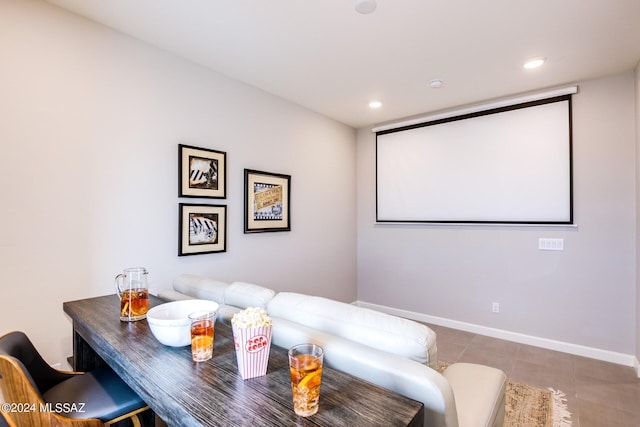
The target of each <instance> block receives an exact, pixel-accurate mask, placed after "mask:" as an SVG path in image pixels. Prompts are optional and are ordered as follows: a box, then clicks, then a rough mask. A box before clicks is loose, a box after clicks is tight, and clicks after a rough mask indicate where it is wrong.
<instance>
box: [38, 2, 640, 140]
mask: <svg viewBox="0 0 640 427" xmlns="http://www.w3.org/2000/svg"><path fill="white" fill-rule="evenodd" d="M47 1H48V2H49V3H53V4H56V5H58V6H60V7H62V8H64V9H67V10H69V11H72V12H74V13H77V14H79V15H82V16H84V17H86V18H89V19H91V20H94V21H97V22H100V23H102V24H104V25H106V26H108V27H111V28H114V29H116V30H118V31H121V32H123V33H126V34H129V35H131V36H133V37H135V38H138V39H140V40H144V41H146V42H148V43H150V44H152V45H155V46H158V47H160V48H162V49H165V50H167V51H169V52H172V53H174V54H176V55H178V56H181V57H183V58H187V59H189V60H192V61H194V62H196V63H198V64H201V65H203V66H205V67H208V68H210V69H212V70H215V71H217V72H219V73H221V74H224V75H227V76H230V77H233V78H234V79H237V80H240V81H242V82H245V83H247V84H249V85H252V86H255V87H257V88H260V89H262V90H264V91H266V92H269V93H271V94H274V95H277V96H279V97H282V98H285V99H287V100H289V101H292V102H294V103H296V104H299V105H302V106H304V107H306V108H308V109H310V110H313V111H316V112H318V113H321V114H323V115H325V116H328V117H331V118H333V119H335V120H338V121H340V122H343V123H345V124H347V125H350V126H353V127H356V128H359V127H365V126H370V125H374V124H380V123H384V122H389V121H393V120H398V119H403V118H407V117H412V116H416V115H424V114H427V113H431V112H435V111H439V110H444V109H450V108H453V107H458V106H463V105H469V104H474V103H478V102H482V101H487V100H493V99H496V98H502V97H508V96H512V95H518V94H523V93H528V92H532V91H537V90H540V89H547V88H553V87H556V86H561V85H565V84H569V83H577V82H579V81H582V80H586V79H590V78H594V77H601V76H604V75H609V74H614V73H619V72H623V71H628V70H631V69H633V68H634V67H635V66H636V64H637V63H638V61H639V60H640V0H378V2H377V3H378V5H377V8H376V10H375V11H374V12H373V13H370V14H360V13H358V12H356V11H355V8H354V5H355V0H271V1H269V0H47ZM537 56H542V57H546V58H547V62H546V63H545V65H544V66H542V67H541V68H538V69H534V70H525V69H524V68H523V67H522V65H523V62H524V61H525V60H526V59H528V58H530V57H537ZM432 79H441V80H443V85H442V87H441V88H439V89H432V88H431V87H430V85H429V82H430V81H431V80H432ZM372 100H379V101H381V102H382V103H383V105H382V107H381V108H379V109H376V110H373V109H370V108H369V107H368V103H369V102H370V101H372Z"/></svg>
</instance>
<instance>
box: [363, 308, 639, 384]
mask: <svg viewBox="0 0 640 427" xmlns="http://www.w3.org/2000/svg"><path fill="white" fill-rule="evenodd" d="M354 304H355V305H358V306H360V307H366V308H371V309H373V310H377V311H382V312H384V313H388V314H393V315H395V316H400V317H405V318H407V319H412V320H416V321H418V322H424V323H430V324H432V325H438V326H444V327H447V328H452V329H458V330H462V331H466V332H472V333H475V334H480V335H486V336H490V337H493V338H500V339H503V340H507V341H513V342H517V343H520V344H528V345H533V346H536V347H542V348H546V349H549V350H555V351H561V352H564V353H570V354H575V355H577V356H583V357H589V358H591V359H597V360H603V361H605V362H611V363H616V364H618V365H625V366H631V367H633V368H634V369H635V370H636V374H637V375H638V377H640V363H639V362H638V358H637V357H636V356H635V355H631V354H624V353H617V352H614V351H609V350H603V349H599V348H594V347H586V346H583V345H579V344H572V343H568V342H563V341H556V340H551V339H547V338H542V337H536V336H532V335H525V334H520V333H518V332H510V331H505V330H502V329H495V328H489V327H486V326H481V325H476V324H473V323H466V322H460V321H457V320H451V319H446V318H444V317H437V316H430V315H428V314H422V313H416V312H413V311H408V310H401V309H398V308H393V307H387V306H384V305H378V304H372V303H368V302H364V301H355V302H354Z"/></svg>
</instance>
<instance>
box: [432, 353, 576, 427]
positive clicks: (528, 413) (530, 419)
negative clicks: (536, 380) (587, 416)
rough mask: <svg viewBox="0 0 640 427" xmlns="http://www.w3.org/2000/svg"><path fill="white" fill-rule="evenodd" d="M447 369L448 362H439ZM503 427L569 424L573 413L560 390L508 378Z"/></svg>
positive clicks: (440, 367)
mask: <svg viewBox="0 0 640 427" xmlns="http://www.w3.org/2000/svg"><path fill="white" fill-rule="evenodd" d="M438 365H439V366H438V370H439V371H440V372H442V371H444V370H445V369H446V367H447V364H445V363H439V364H438ZM505 400H506V404H505V417H504V427H570V426H572V425H573V423H572V421H571V413H570V412H569V411H568V409H567V398H566V395H565V394H564V393H563V392H561V391H560V390H554V389H552V388H549V389H546V390H545V389H541V388H537V387H532V386H530V385H526V384H522V383H517V382H515V381H511V380H507V390H506V395H505Z"/></svg>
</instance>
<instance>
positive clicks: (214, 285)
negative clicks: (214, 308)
mask: <svg viewBox="0 0 640 427" xmlns="http://www.w3.org/2000/svg"><path fill="white" fill-rule="evenodd" d="M227 287H229V284H228V283H225V282H220V281H218V280H215V279H210V278H208V277H203V276H195V275H192V274H181V275H180V276H178V277H176V278H175V279H173V289H174V290H176V291H178V292H180V293H181V294H186V295H189V296H191V297H193V298H197V299H208V300H212V301H215V302H217V303H218V304H224V291H225V289H226V288H227Z"/></svg>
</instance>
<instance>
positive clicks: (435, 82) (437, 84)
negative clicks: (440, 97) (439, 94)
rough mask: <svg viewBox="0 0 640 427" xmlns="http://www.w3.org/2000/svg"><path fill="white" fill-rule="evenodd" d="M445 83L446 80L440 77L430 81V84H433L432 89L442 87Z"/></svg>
mask: <svg viewBox="0 0 640 427" xmlns="http://www.w3.org/2000/svg"><path fill="white" fill-rule="evenodd" d="M443 84H444V82H443V81H442V80H440V79H433V80H431V81H430V82H429V86H431V89H440V88H441V87H442V85H443Z"/></svg>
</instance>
